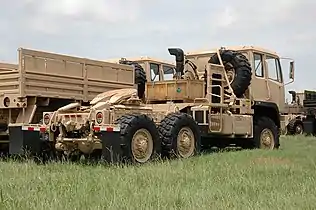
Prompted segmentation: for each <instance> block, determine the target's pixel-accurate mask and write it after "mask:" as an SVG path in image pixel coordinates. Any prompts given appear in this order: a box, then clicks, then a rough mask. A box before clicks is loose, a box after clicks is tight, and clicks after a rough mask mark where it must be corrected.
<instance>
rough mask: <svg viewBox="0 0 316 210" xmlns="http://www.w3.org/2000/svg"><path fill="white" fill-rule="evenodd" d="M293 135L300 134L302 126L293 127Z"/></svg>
mask: <svg viewBox="0 0 316 210" xmlns="http://www.w3.org/2000/svg"><path fill="white" fill-rule="evenodd" d="M295 133H296V134H302V133H303V126H302V125H297V126H295Z"/></svg>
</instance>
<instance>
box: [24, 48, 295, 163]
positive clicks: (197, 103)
mask: <svg viewBox="0 0 316 210" xmlns="http://www.w3.org/2000/svg"><path fill="white" fill-rule="evenodd" d="M169 53H170V54H171V55H174V56H175V58H176V68H175V74H174V75H173V80H163V81H148V82H147V83H146V93H145V98H146V100H145V101H142V100H140V99H139V98H138V97H137V95H136V90H135V89H131V88H129V89H122V90H116V91H107V92H105V93H103V94H101V95H99V96H97V97H96V98H95V99H94V100H92V101H91V102H90V106H89V107H83V106H80V104H78V103H72V104H68V105H66V106H64V107H61V108H60V109H58V110H56V111H54V112H46V113H43V114H44V115H43V118H44V123H43V124H42V125H41V126H42V127H43V128H44V129H43V130H44V132H46V133H47V134H48V136H49V140H50V142H52V143H53V144H54V145H55V149H56V150H57V151H58V152H62V153H64V154H67V156H68V155H70V156H71V155H74V156H78V155H79V156H80V155H81V154H84V155H91V154H93V153H95V152H97V154H101V155H102V156H103V157H104V158H105V159H106V160H108V161H115V160H127V161H131V162H134V163H145V162H147V161H149V160H151V159H153V158H154V157H156V156H157V155H163V156H167V157H171V156H176V157H181V158H188V157H191V156H193V155H195V154H198V153H199V152H200V150H201V148H202V147H206V146H210V145H212V146H218V147H223V146H229V145H231V144H234V145H237V146H241V147H243V148H262V149H277V148H279V145H280V141H279V136H280V130H281V129H282V127H284V126H285V121H284V119H285V118H286V116H283V115H282V113H284V110H285V92H284V80H283V76H282V69H281V65H280V58H279V56H278V55H277V54H276V53H274V52H271V51H268V50H265V49H262V48H258V47H252V46H242V47H229V48H221V49H218V50H213V51H208V52H195V53H186V54H184V52H183V51H182V50H181V49H179V48H171V49H169ZM290 79H292V80H293V79H294V62H293V61H291V62H290ZM45 119H46V120H45ZM23 138H27V134H24V136H23Z"/></svg>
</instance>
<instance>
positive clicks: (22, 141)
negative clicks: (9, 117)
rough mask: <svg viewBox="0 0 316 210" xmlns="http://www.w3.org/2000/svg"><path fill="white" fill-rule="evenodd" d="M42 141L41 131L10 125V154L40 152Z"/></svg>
mask: <svg viewBox="0 0 316 210" xmlns="http://www.w3.org/2000/svg"><path fill="white" fill-rule="evenodd" d="M42 143H43V141H42V140H41V139H40V132H39V131H34V130H22V126H9V154H10V155H22V154H25V153H29V154H31V155H37V154H40V153H41V149H42Z"/></svg>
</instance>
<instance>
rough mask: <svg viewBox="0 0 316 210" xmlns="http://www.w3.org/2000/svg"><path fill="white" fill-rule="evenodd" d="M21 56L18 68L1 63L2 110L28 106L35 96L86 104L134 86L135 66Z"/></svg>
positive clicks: (29, 52)
mask: <svg viewBox="0 0 316 210" xmlns="http://www.w3.org/2000/svg"><path fill="white" fill-rule="evenodd" d="M18 55H19V60H18V61H19V62H18V65H14V64H3V63H0V108H21V106H23V107H25V106H27V98H28V97H32V96H33V97H43V98H60V99H74V100H80V101H83V102H87V101H90V100H91V99H93V98H94V97H95V96H96V95H97V94H99V93H102V92H104V91H108V90H112V89H118V88H131V87H134V69H133V67H132V66H128V65H120V64H115V63H109V62H104V61H97V60H91V59H87V58H79V57H73V56H66V55H61V54H54V53H47V52H43V51H36V50H30V49H23V48H19V49H18Z"/></svg>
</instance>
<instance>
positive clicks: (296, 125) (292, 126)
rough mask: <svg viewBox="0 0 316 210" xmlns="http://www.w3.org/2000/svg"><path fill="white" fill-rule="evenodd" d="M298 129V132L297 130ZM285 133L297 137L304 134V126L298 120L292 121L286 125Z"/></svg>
mask: <svg viewBox="0 0 316 210" xmlns="http://www.w3.org/2000/svg"><path fill="white" fill-rule="evenodd" d="M298 129H299V130H298ZM287 131H288V134H289V135H298V134H302V133H303V132H304V125H303V122H302V120H300V119H292V120H290V122H289V124H288V125H287Z"/></svg>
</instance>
